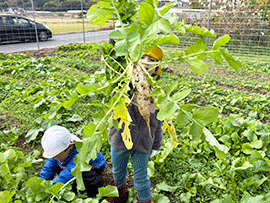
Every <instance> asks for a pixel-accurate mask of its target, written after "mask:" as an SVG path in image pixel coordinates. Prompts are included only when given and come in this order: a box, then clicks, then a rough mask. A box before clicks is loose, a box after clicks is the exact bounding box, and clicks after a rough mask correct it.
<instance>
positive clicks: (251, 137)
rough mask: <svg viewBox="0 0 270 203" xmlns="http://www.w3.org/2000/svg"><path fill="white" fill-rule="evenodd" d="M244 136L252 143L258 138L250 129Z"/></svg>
mask: <svg viewBox="0 0 270 203" xmlns="http://www.w3.org/2000/svg"><path fill="white" fill-rule="evenodd" d="M242 134H243V135H244V136H245V137H247V138H248V140H249V141H250V142H252V141H253V140H255V139H256V138H257V136H256V135H255V134H254V133H253V131H252V130H250V129H247V130H245V131H244V132H243V133H242Z"/></svg>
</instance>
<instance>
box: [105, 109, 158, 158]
mask: <svg viewBox="0 0 270 203" xmlns="http://www.w3.org/2000/svg"><path fill="white" fill-rule="evenodd" d="M127 108H128V112H129V114H130V116H131V118H132V122H131V124H130V126H129V127H130V134H131V138H132V142H133V147H132V150H134V151H137V152H139V153H142V154H150V153H151V150H152V149H153V150H158V149H159V148H160V146H161V145H162V138H163V136H162V121H159V120H158V119H157V113H158V110H155V109H154V110H153V111H151V114H150V128H151V134H152V137H153V141H152V140H151V137H150V135H149V130H148V127H147V124H146V122H145V120H144V119H143V117H142V116H141V114H140V112H139V109H138V107H137V106H136V105H134V104H132V105H131V106H128V107H127ZM123 129H124V124H123V126H122V129H120V130H117V129H116V128H115V127H113V126H112V127H110V129H109V144H110V145H111V146H112V147H113V148H116V149H119V150H123V151H127V148H126V147H125V144H124V142H123V140H122V136H121V133H122V132H123Z"/></svg>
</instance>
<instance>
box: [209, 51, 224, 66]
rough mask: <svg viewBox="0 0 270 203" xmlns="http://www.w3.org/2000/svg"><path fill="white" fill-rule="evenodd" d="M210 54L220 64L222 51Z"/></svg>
mask: <svg viewBox="0 0 270 203" xmlns="http://www.w3.org/2000/svg"><path fill="white" fill-rule="evenodd" d="M209 56H211V57H212V58H213V59H214V60H215V62H216V63H217V64H219V65H220V64H221V63H222V57H221V53H220V51H216V52H210V53H209Z"/></svg>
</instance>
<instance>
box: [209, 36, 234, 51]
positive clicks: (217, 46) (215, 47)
mask: <svg viewBox="0 0 270 203" xmlns="http://www.w3.org/2000/svg"><path fill="white" fill-rule="evenodd" d="M230 40H231V37H230V35H223V36H221V37H219V38H218V39H217V40H216V41H215V42H214V44H213V50H219V49H220V48H221V47H222V46H223V45H225V44H227V43H228V42H229V41H230Z"/></svg>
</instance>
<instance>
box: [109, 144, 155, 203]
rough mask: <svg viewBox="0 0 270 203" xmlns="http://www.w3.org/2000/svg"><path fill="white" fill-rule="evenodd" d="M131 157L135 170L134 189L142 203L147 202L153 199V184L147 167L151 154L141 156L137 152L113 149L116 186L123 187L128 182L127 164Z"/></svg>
mask: <svg viewBox="0 0 270 203" xmlns="http://www.w3.org/2000/svg"><path fill="white" fill-rule="evenodd" d="M129 155H131V158H132V163H133V169H134V187H135V189H136V191H137V194H138V200H139V201H140V202H144V201H147V200H149V199H150V198H151V184H150V180H149V178H148V177H147V166H148V159H149V154H141V153H139V152H136V151H132V150H128V151H122V150H119V149H116V148H113V147H112V148H111V156H112V164H113V171H112V172H113V176H114V181H115V186H117V187H118V186H121V185H123V184H124V183H125V182H126V175H127V164H128V160H129Z"/></svg>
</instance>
